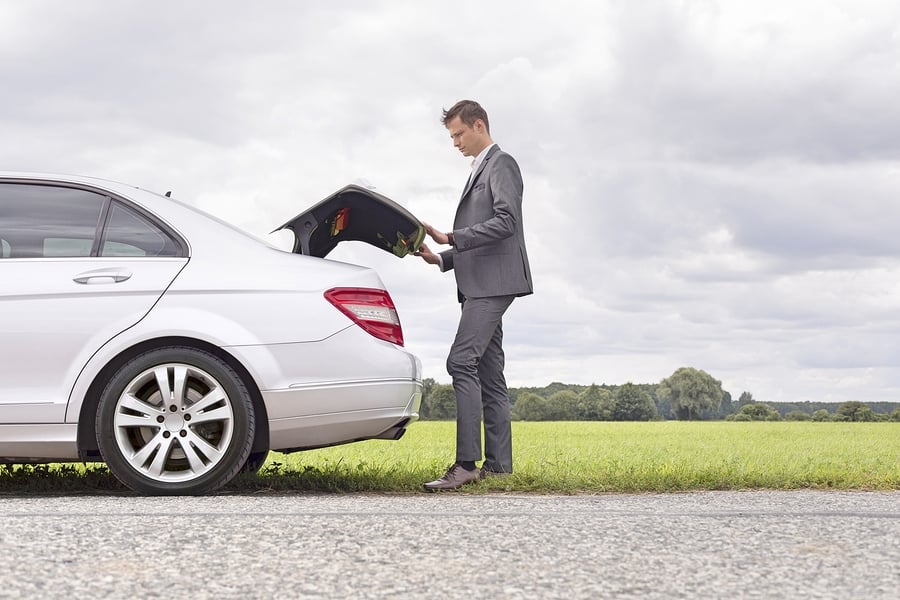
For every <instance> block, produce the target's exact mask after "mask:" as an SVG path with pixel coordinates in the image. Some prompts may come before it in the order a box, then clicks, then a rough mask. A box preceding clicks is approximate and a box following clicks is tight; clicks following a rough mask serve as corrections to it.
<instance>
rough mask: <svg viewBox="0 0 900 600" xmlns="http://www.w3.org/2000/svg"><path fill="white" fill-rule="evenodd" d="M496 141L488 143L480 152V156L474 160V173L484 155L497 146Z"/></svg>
mask: <svg viewBox="0 0 900 600" xmlns="http://www.w3.org/2000/svg"><path fill="white" fill-rule="evenodd" d="M496 145H497V144H496V143H493V144H488V145H487V146H486V147H485V148H484V150H482V151H481V152H479V153H478V156H476V157H475V159H474V160H473V161H472V172H473V173H474V172H475V171H476V170H477V169H478V165H480V164H481V163H482V162H483V161H484V157H485V156H487V153H488V152H490V150H491V148H493V147H494V146H496Z"/></svg>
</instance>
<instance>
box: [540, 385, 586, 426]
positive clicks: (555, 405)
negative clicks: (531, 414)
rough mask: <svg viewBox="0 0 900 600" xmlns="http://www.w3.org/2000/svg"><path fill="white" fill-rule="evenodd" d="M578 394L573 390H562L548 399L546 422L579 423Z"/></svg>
mask: <svg viewBox="0 0 900 600" xmlns="http://www.w3.org/2000/svg"><path fill="white" fill-rule="evenodd" d="M577 413H578V394H576V393H575V392H573V391H572V390H560V391H558V392H556V393H554V394H553V395H552V396H550V397H549V398H548V399H547V413H546V416H545V417H544V419H543V420H544V421H577V420H578V416H577Z"/></svg>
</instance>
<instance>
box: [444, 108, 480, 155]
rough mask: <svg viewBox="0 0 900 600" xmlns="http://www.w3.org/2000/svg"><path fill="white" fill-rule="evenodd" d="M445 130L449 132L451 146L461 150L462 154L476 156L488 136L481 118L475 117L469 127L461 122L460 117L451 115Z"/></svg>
mask: <svg viewBox="0 0 900 600" xmlns="http://www.w3.org/2000/svg"><path fill="white" fill-rule="evenodd" d="M447 131H449V132H450V139H452V140H453V147H454V148H456V149H457V150H459V151H460V152H462V155H463V156H471V157H475V156H478V154H479V153H480V152H481V151H482V150H484V149H485V147H486V146H487V145H488V137H489V136H488V135H487V130H486V129H485V127H484V122H483V121H482V120H481V119H477V120H476V121H475V123H474V125H472V127H469V126H468V125H466V124H465V123H463V122H462V119H461V118H460V117H458V116H457V117H453V119H452V120H451V121H450V122H449V123H447Z"/></svg>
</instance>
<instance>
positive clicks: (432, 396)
mask: <svg viewBox="0 0 900 600" xmlns="http://www.w3.org/2000/svg"><path fill="white" fill-rule="evenodd" d="M455 418H456V394H455V393H454V392H453V386H452V385H445V384H440V383H432V385H431V389H430V391H429V393H428V395H427V396H425V398H424V399H423V401H422V419H423V420H426V419H427V420H432V421H442V420H453V419H455Z"/></svg>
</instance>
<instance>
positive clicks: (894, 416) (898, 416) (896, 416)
mask: <svg viewBox="0 0 900 600" xmlns="http://www.w3.org/2000/svg"><path fill="white" fill-rule="evenodd" d="M891 421H893V422H895V423H897V422H900V406H898V407H897V408H895V409H894V410H892V411H891Z"/></svg>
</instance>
